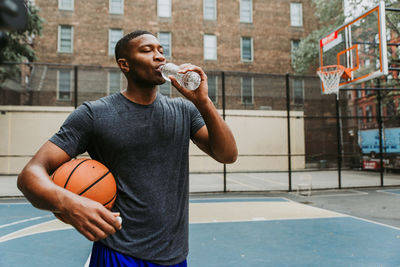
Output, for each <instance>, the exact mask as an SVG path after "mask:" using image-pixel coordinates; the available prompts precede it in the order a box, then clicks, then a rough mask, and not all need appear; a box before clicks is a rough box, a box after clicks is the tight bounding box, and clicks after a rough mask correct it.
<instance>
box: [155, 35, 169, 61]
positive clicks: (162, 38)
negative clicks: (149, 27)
mask: <svg viewBox="0 0 400 267" xmlns="http://www.w3.org/2000/svg"><path fill="white" fill-rule="evenodd" d="M158 40H159V41H160V44H161V45H162V47H163V50H164V56H165V57H166V58H170V57H171V33H170V32H159V33H158Z"/></svg>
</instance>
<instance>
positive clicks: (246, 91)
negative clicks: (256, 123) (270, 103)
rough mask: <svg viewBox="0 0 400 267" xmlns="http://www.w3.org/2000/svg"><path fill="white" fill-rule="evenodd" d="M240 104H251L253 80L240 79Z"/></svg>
mask: <svg viewBox="0 0 400 267" xmlns="http://www.w3.org/2000/svg"><path fill="white" fill-rule="evenodd" d="M241 85H242V103H243V104H253V78H251V77H242V82H241Z"/></svg>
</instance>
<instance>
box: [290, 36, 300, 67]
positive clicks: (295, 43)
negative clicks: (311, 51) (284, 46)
mask: <svg viewBox="0 0 400 267" xmlns="http://www.w3.org/2000/svg"><path fill="white" fill-rule="evenodd" d="M299 45H300V40H292V41H291V59H292V64H293V63H294V53H295V52H296V50H297V49H298V48H299Z"/></svg>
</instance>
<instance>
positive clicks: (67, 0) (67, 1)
mask: <svg viewBox="0 0 400 267" xmlns="http://www.w3.org/2000/svg"><path fill="white" fill-rule="evenodd" d="M58 9H60V10H68V11H73V10H74V0H58Z"/></svg>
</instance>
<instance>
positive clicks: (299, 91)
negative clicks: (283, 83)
mask: <svg viewBox="0 0 400 267" xmlns="http://www.w3.org/2000/svg"><path fill="white" fill-rule="evenodd" d="M293 102H294V104H298V105H301V104H303V102H304V81H303V80H300V79H294V80H293Z"/></svg>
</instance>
